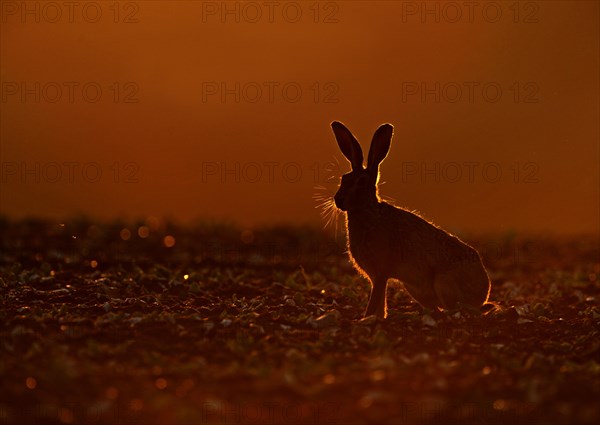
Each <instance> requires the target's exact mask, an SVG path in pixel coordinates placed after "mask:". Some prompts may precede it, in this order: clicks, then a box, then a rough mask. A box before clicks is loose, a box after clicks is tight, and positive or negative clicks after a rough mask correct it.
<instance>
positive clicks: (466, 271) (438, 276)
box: [331, 121, 490, 319]
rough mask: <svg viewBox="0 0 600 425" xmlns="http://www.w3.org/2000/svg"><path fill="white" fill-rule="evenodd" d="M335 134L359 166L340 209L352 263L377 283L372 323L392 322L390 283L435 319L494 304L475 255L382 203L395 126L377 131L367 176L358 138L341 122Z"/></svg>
mask: <svg viewBox="0 0 600 425" xmlns="http://www.w3.org/2000/svg"><path fill="white" fill-rule="evenodd" d="M331 127H332V129H333V133H334V134H335V138H336V140H337V143H338V145H339V147H340V149H341V151H342V153H343V154H344V156H345V157H346V158H347V159H348V160H349V161H350V164H351V165H352V171H351V172H349V173H347V174H344V175H343V176H342V181H341V184H340V187H339V189H338V191H337V193H336V194H335V196H334V202H335V205H336V207H337V208H338V209H340V210H341V211H344V212H346V231H347V240H348V248H349V250H348V251H349V254H350V260H351V262H352V263H353V265H354V267H355V268H356V269H357V270H358V271H359V273H361V274H362V275H363V276H365V277H366V278H368V279H369V280H370V282H371V295H370V297H369V303H368V306H367V310H366V313H365V317H366V316H370V315H373V314H374V315H376V316H377V317H379V318H381V319H383V318H385V317H386V316H387V302H386V286H387V281H388V279H389V278H395V279H398V280H400V281H402V283H403V284H404V287H405V288H406V290H407V291H408V293H409V294H410V295H411V296H412V297H413V298H414V299H415V300H416V301H417V302H418V303H419V304H421V306H423V307H425V308H428V309H431V310H433V311H434V312H438V311H439V309H442V310H446V309H453V308H457V307H459V306H461V305H464V306H472V307H475V308H480V307H481V306H482V305H484V304H486V302H487V300H488V296H489V292H490V280H489V277H488V275H487V272H486V270H485V268H484V266H483V264H482V262H481V258H480V256H479V253H478V252H477V251H476V250H475V249H474V248H472V247H471V246H469V245H467V244H466V243H464V242H463V241H461V240H460V239H458V238H457V237H456V236H454V235H451V234H450V233H448V232H446V231H444V230H442V229H441V228H439V227H437V226H435V225H434V224H432V223H430V222H428V221H426V220H424V219H423V218H421V217H419V216H418V215H416V214H414V213H412V212H410V211H407V210H405V209H402V208H398V207H395V206H392V205H390V204H388V203H386V202H383V201H382V200H381V199H380V198H379V195H378V190H377V181H378V179H379V164H381V162H382V161H383V160H384V159H385V157H386V156H387V154H388V151H389V149H390V144H391V142H392V134H393V130H394V128H393V127H392V125H390V124H383V125H382V126H380V127H379V128H378V129H377V131H375V134H374V136H373V140H372V141H371V147H370V149H369V156H368V158H367V167H366V168H364V167H363V153H362V149H361V147H360V144H359V143H358V141H357V140H356V138H355V137H354V136H353V135H352V133H351V132H350V130H348V129H347V128H346V127H345V126H344V125H343V124H342V123H340V122H337V121H334V122H333V123H331Z"/></svg>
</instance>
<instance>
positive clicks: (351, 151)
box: [331, 121, 363, 170]
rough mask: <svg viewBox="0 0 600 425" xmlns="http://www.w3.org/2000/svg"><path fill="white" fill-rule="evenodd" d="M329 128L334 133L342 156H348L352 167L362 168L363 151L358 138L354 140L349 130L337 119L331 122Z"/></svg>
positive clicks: (355, 168) (354, 168)
mask: <svg viewBox="0 0 600 425" xmlns="http://www.w3.org/2000/svg"><path fill="white" fill-rule="evenodd" d="M331 128H332V129H333V134H335V139H336V140H337V143H338V146H339V147H340V150H341V151H342V153H343V154H344V156H345V157H346V158H348V161H350V164H352V169H353V170H362V168H363V153H362V149H361V147H360V144H359V143H358V140H356V138H354V136H353V135H352V133H351V132H350V130H348V129H347V128H346V126H345V125H344V124H342V123H341V122H339V121H334V122H332V123H331Z"/></svg>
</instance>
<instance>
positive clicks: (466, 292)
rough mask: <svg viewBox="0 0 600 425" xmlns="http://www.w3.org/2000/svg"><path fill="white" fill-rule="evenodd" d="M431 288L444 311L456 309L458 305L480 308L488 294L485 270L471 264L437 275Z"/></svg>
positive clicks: (487, 280)
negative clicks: (433, 289)
mask: <svg viewBox="0 0 600 425" xmlns="http://www.w3.org/2000/svg"><path fill="white" fill-rule="evenodd" d="M433 286H434V288H435V292H436V293H437V295H438V297H439V298H440V300H441V301H442V305H443V307H444V309H452V308H457V307H459V305H460V304H466V305H470V306H473V307H480V306H481V305H482V304H483V303H485V301H486V300H487V297H488V294H489V279H488V277H487V274H486V272H485V269H483V267H481V266H479V267H478V266H476V265H475V266H474V265H472V264H468V265H463V266H460V267H457V268H455V269H453V270H451V271H448V272H446V273H442V274H439V275H437V276H436V277H435V283H434V284H433Z"/></svg>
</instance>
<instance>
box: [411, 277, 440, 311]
mask: <svg viewBox="0 0 600 425" xmlns="http://www.w3.org/2000/svg"><path fill="white" fill-rule="evenodd" d="M402 284H403V285H404V289H406V291H407V292H408V294H409V295H410V296H411V297H413V298H414V299H415V301H416V302H418V303H419V304H421V306H422V307H425V308H428V309H430V310H433V311H438V307H441V303H440V300H439V298H438V296H437V294H436V292H435V291H434V288H433V285H432V284H431V283H429V282H421V283H420V284H418V285H415V284H410V283H406V282H402Z"/></svg>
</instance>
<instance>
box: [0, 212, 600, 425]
mask: <svg viewBox="0 0 600 425" xmlns="http://www.w3.org/2000/svg"><path fill="white" fill-rule="evenodd" d="M140 227H141V228H140ZM124 229H127V230H124ZM138 231H139V234H141V235H142V236H146V234H147V237H145V238H142V237H140V236H139V235H138ZM167 236H172V238H170V237H167ZM465 239H466V240H467V241H469V242H470V243H472V244H473V245H474V246H476V247H478V248H479V249H480V252H481V253H482V255H483V257H484V263H485V264H486V267H487V268H488V270H489V273H490V276H491V278H492V300H493V301H496V302H498V303H499V305H500V308H499V309H497V310H494V311H492V312H490V313H489V314H487V315H485V316H481V315H479V314H475V313H473V312H469V311H460V312H448V313H447V314H444V315H443V316H442V317H435V318H434V317H432V316H431V315H429V314H424V313H423V312H422V311H421V309H420V308H419V306H418V305H416V304H415V303H414V302H412V301H411V299H410V298H409V297H408V295H407V294H406V293H405V292H404V290H403V289H402V286H401V284H399V283H397V282H394V283H392V284H391V285H390V289H389V292H388V294H389V296H390V301H389V304H390V316H389V318H388V319H387V320H385V321H383V322H382V321H375V320H373V318H368V319H366V320H360V319H361V315H362V313H363V311H364V308H365V307H366V303H367V296H368V284H367V282H365V281H364V280H363V279H362V278H361V277H359V276H357V274H356V272H354V271H353V270H352V269H351V268H350V267H349V265H348V261H347V259H346V257H345V256H344V253H343V251H344V246H343V241H335V240H333V239H332V238H331V237H329V236H327V235H326V234H324V233H323V232H322V231H320V230H318V229H312V228H308V227H273V228H269V229H255V230H254V231H250V230H246V231H241V230H239V229H236V228H235V227H232V226H227V225H223V224H218V223H203V224H202V223H200V224H196V225H190V226H187V227H179V226H176V225H173V224H168V223H167V224H165V223H162V222H155V221H153V222H150V223H142V222H140V223H134V224H132V223H129V224H127V223H117V222H115V223H111V224H102V225H96V224H92V223H90V222H89V221H86V220H85V219H78V220H72V221H69V222H66V223H63V224H61V223H58V222H44V221H34V220H29V221H19V222H9V221H7V220H6V219H4V220H2V221H0V305H1V308H0V377H1V379H0V423H15V424H17V423H18V424H27V423H67V424H68V423H73V424H78V423H92V424H136V423H139V424H271V423H272V424H279V423H282V424H296V423H309V424H370V423H390V424H438V423H439V424H463V423H464V424H501V423H502V424H503V423H514V424H517V423H523V424H525V423H526V424H563V423H573V424H592V423H600V403H598V400H600V304H599V300H600V263H599V256H600V253H599V242H598V238H597V237H596V238H594V237H579V238H572V239H559V238H555V239H552V238H529V237H526V236H523V235H491V236H490V235H487V236H477V237H476V236H473V237H470V236H465ZM173 244H174V245H173ZM169 245H173V246H170V247H169Z"/></svg>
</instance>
